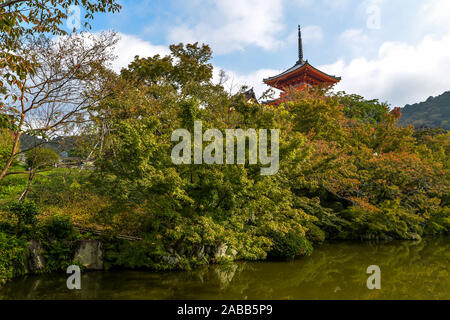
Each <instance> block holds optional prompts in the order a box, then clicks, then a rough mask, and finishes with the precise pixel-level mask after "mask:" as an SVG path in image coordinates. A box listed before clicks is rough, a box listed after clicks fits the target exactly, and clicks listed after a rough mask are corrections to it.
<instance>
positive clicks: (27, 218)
mask: <svg viewBox="0 0 450 320" xmlns="http://www.w3.org/2000/svg"><path fill="white" fill-rule="evenodd" d="M7 210H8V211H9V212H10V213H11V215H12V216H13V217H15V218H16V219H17V234H18V235H20V234H22V233H23V231H24V230H25V229H28V228H30V227H34V226H35V225H36V224H37V222H38V220H37V217H36V216H37V215H38V214H39V209H38V207H37V205H36V204H35V203H34V202H32V201H28V200H25V201H20V202H13V203H10V204H9V205H8V206H7Z"/></svg>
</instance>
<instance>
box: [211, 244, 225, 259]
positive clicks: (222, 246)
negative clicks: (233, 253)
mask: <svg viewBox="0 0 450 320" xmlns="http://www.w3.org/2000/svg"><path fill="white" fill-rule="evenodd" d="M227 250H228V246H227V245H226V244H225V243H221V244H220V245H219V246H218V247H217V248H216V252H215V253H214V259H216V260H220V259H221V258H224V257H227Z"/></svg>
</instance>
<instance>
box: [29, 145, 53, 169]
mask: <svg viewBox="0 0 450 320" xmlns="http://www.w3.org/2000/svg"><path fill="white" fill-rule="evenodd" d="M58 161H59V155H58V154H57V153H56V152H55V151H53V150H50V149H46V148H36V149H32V150H30V151H28V152H27V154H26V163H27V166H28V167H29V168H31V169H32V170H37V169H41V168H45V167H51V166H54V165H55V164H57V163H58Z"/></svg>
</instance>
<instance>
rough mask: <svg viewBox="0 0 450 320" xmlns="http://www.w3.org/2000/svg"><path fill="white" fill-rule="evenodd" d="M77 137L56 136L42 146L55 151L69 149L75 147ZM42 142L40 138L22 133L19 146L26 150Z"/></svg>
mask: <svg viewBox="0 0 450 320" xmlns="http://www.w3.org/2000/svg"><path fill="white" fill-rule="evenodd" d="M77 139H78V138H77V137H57V138H54V139H52V140H50V141H49V142H46V143H44V144H43V145H42V146H44V147H46V148H49V149H52V150H53V151H55V152H57V153H61V152H63V151H69V152H70V151H71V150H73V149H74V148H75V147H76V141H77ZM41 143H42V139H39V138H36V137H33V136H29V135H27V134H24V135H22V136H21V137H20V148H21V149H22V150H28V149H30V148H33V147H35V146H37V145H40V144H41Z"/></svg>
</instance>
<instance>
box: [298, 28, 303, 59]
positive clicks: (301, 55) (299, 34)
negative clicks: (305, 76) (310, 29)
mask: <svg viewBox="0 0 450 320" xmlns="http://www.w3.org/2000/svg"><path fill="white" fill-rule="evenodd" d="M303 63H304V60H303V42H302V29H301V27H300V25H299V26H298V61H297V64H303Z"/></svg>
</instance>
